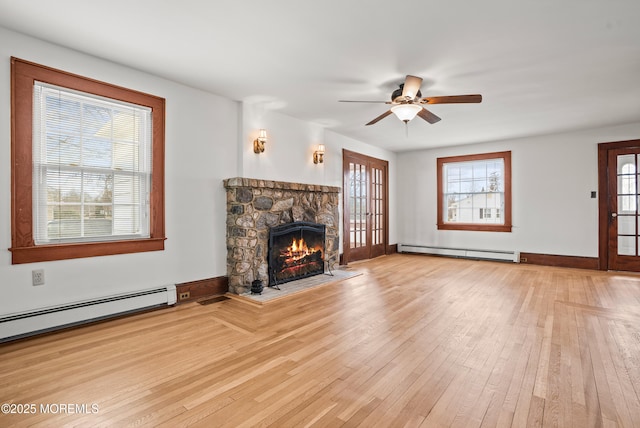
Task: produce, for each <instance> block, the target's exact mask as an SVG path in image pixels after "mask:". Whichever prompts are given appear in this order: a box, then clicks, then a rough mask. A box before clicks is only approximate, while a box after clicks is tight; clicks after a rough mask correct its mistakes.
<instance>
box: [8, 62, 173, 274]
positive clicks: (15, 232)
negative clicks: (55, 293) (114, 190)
mask: <svg viewBox="0 0 640 428" xmlns="http://www.w3.org/2000/svg"><path fill="white" fill-rule="evenodd" d="M35 81H40V82H44V83H49V84H52V85H57V86H61V87H64V88H69V89H72V90H76V91H80V92H84V93H89V94H94V95H98V96H102V97H106V98H110V99H114V100H119V101H125V102H128V103H132V104H137V105H141V106H145V107H149V108H150V109H151V110H152V113H151V115H152V116H151V117H152V175H151V180H152V181H151V193H150V201H149V202H150V216H149V231H150V236H149V238H141V239H127V240H117V241H101V242H75V243H62V244H46V245H35V243H34V239H33V184H32V180H33V178H32V175H33V158H32V152H33V141H32V139H33V131H32V124H33V86H34V82H35ZM164 138H165V100H164V98H160V97H157V96H154V95H149V94H145V93H142V92H138V91H134V90H131V89H127V88H123V87H120V86H116V85H112V84H110V83H105V82H101V81H98V80H94V79H90V78H87V77H83V76H79V75H76V74H72V73H68V72H66V71H61V70H57V69H54V68H50V67H46V66H43V65H40V64H35V63H32V62H29V61H25V60H22V59H19V58H15V57H12V58H11V248H10V249H9V250H10V251H11V253H12V254H11V256H12V257H11V262H12V264H20V263H33V262H42V261H52V260H66V259H75V258H82V257H94V256H104V255H113V254H127V253H139V252H145V251H159V250H164V241H165V239H166V237H165V226H164Z"/></svg>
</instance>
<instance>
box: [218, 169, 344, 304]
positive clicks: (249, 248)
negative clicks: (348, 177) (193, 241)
mask: <svg viewBox="0 0 640 428" xmlns="http://www.w3.org/2000/svg"><path fill="white" fill-rule="evenodd" d="M223 183H224V187H225V189H226V190H227V276H228V277H229V291H230V292H232V293H236V294H244V293H247V292H248V291H249V289H250V287H251V282H252V281H253V280H254V279H261V280H263V281H264V282H265V283H268V280H269V277H268V261H267V249H268V245H269V243H268V240H269V229H270V228H271V227H273V226H277V225H281V224H285V223H291V222H294V221H309V222H315V223H321V224H324V225H325V226H326V242H325V251H326V253H325V261H326V262H327V263H329V265H330V267H332V268H333V265H335V264H336V263H337V262H338V260H339V229H338V228H339V224H340V222H339V218H338V216H339V214H338V204H339V201H340V197H339V194H340V192H341V189H340V188H339V187H333V186H324V185H317V184H304V183H289V182H283V181H273V180H261V179H255V178H245V177H234V178H228V179H226V180H224V181H223Z"/></svg>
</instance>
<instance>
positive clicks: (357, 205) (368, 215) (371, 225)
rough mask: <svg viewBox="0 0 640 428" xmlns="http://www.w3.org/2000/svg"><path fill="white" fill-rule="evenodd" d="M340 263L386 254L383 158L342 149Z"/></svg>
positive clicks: (386, 196)
mask: <svg viewBox="0 0 640 428" xmlns="http://www.w3.org/2000/svg"><path fill="white" fill-rule="evenodd" d="M342 159H343V160H342V165H343V177H344V191H343V197H344V203H343V207H344V215H343V218H344V224H343V231H344V233H343V236H344V239H343V263H348V262H350V261H356V260H363V259H370V258H373V257H378V256H381V255H383V254H386V249H387V242H388V239H389V238H388V235H389V233H388V230H389V226H388V225H389V219H388V207H387V199H388V169H389V163H388V162H387V161H384V160H381V159H376V158H372V157H369V156H365V155H362V154H359V153H355V152H351V151H349V150H343V153H342Z"/></svg>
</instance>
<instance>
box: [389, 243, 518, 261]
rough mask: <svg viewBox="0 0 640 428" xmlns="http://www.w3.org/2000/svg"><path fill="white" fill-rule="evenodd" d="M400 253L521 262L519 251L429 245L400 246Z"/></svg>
mask: <svg viewBox="0 0 640 428" xmlns="http://www.w3.org/2000/svg"><path fill="white" fill-rule="evenodd" d="M398 252H399V253H422V254H434V255H439V256H449V257H459V258H465V259H481V260H498V261H509V262H514V263H519V262H520V252H519V251H501V250H476V249H469V248H449V247H433V246H427V245H408V244H398Z"/></svg>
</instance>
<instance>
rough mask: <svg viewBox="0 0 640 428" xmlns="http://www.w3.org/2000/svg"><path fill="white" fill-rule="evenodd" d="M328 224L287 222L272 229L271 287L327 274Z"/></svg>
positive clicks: (269, 257) (270, 237) (270, 250)
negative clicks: (325, 249)
mask: <svg viewBox="0 0 640 428" xmlns="http://www.w3.org/2000/svg"><path fill="white" fill-rule="evenodd" d="M324 243H325V225H324V224H319V223H309V222H302V221H298V222H293V223H286V224H282V225H279V226H275V227H272V228H271V229H269V253H268V254H269V256H268V263H269V286H277V285H278V284H282V283H284V282H288V281H293V280H295V279H300V278H305V277H308V276H312V275H318V274H321V273H324Z"/></svg>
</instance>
